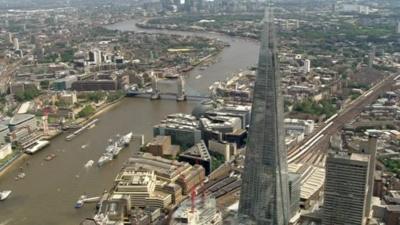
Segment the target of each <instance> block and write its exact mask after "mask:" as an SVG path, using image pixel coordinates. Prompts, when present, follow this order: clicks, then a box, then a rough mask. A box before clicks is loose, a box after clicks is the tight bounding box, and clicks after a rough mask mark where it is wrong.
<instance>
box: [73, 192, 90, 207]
mask: <svg viewBox="0 0 400 225" xmlns="http://www.w3.org/2000/svg"><path fill="white" fill-rule="evenodd" d="M86 197H87V196H86V195H81V197H79V199H78V201H76V203H75V209H79V208H82V206H83V205H84V204H85V201H84V200H85V198H86Z"/></svg>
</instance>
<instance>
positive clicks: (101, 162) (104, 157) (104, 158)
mask: <svg viewBox="0 0 400 225" xmlns="http://www.w3.org/2000/svg"><path fill="white" fill-rule="evenodd" d="M111 160H113V154H112V153H104V154H103V155H102V156H101V157H100V159H99V160H98V161H97V165H98V166H102V165H104V164H105V163H107V162H109V161H111Z"/></svg>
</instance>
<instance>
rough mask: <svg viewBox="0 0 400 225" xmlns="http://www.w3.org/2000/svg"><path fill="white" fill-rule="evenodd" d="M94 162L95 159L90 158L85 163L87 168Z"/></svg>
mask: <svg viewBox="0 0 400 225" xmlns="http://www.w3.org/2000/svg"><path fill="white" fill-rule="evenodd" d="M93 164H94V161H93V160H89V161H88V162H87V163H86V164H85V168H89V167H92V166H93Z"/></svg>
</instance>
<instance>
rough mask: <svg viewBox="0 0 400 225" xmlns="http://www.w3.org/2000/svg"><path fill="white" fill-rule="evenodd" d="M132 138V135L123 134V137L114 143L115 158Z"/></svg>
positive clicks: (130, 133)
mask: <svg viewBox="0 0 400 225" xmlns="http://www.w3.org/2000/svg"><path fill="white" fill-rule="evenodd" d="M132 137H133V133H132V132H129V133H127V134H125V135H124V136H122V137H120V138H119V139H118V140H117V142H116V143H115V147H114V151H113V155H114V156H117V155H118V154H119V153H120V152H121V150H122V149H124V148H126V147H128V146H129V143H130V142H131V140H132Z"/></svg>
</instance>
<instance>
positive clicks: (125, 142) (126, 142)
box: [117, 132, 133, 147]
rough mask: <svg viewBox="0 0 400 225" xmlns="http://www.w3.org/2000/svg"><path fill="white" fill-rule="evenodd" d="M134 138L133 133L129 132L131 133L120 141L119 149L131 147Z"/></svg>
mask: <svg viewBox="0 0 400 225" xmlns="http://www.w3.org/2000/svg"><path fill="white" fill-rule="evenodd" d="M132 137H133V133H132V132H129V133H127V134H125V135H124V136H122V137H121V138H120V139H119V140H118V143H117V145H118V146H119V147H127V146H128V145H129V143H130V142H131V140H132Z"/></svg>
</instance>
